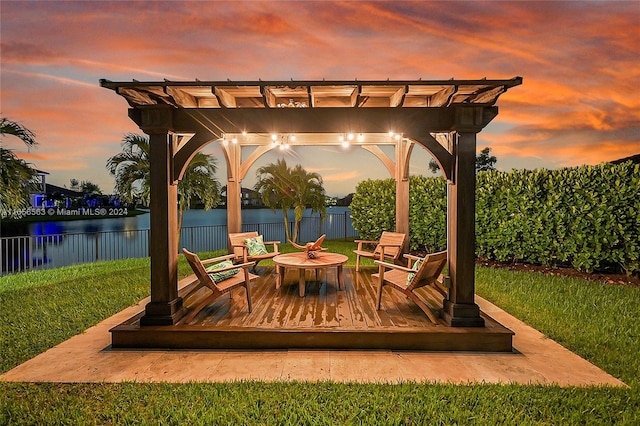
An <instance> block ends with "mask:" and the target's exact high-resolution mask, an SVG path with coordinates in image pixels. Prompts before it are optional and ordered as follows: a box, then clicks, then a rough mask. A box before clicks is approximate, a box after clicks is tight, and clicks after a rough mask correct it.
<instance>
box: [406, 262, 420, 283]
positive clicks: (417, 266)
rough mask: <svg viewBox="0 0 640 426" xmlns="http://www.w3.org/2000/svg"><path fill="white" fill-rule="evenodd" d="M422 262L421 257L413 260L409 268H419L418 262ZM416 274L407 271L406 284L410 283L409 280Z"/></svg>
mask: <svg viewBox="0 0 640 426" xmlns="http://www.w3.org/2000/svg"><path fill="white" fill-rule="evenodd" d="M421 263H422V259H418V260H416V261H415V262H413V266H412V267H411V269H413V270H416V271H417V270H418V269H420V264H421ZM415 276H416V273H415V272H409V274H408V275H407V285H409V284H411V280H413V277H415Z"/></svg>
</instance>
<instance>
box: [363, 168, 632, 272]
mask: <svg viewBox="0 0 640 426" xmlns="http://www.w3.org/2000/svg"><path fill="white" fill-rule="evenodd" d="M446 203H447V200H446V183H445V181H444V179H443V178H427V177H423V176H413V177H411V180H410V190H409V229H410V235H409V241H410V247H411V249H418V248H420V249H425V250H427V251H430V252H432V251H437V250H442V249H444V248H445V247H446V229H447V226H446ZM351 211H352V218H353V225H354V228H355V229H356V231H358V232H359V234H360V236H361V237H362V238H366V239H377V238H379V237H380V234H381V233H382V231H383V230H393V229H394V228H395V183H394V181H393V179H385V180H383V181H380V180H378V181H374V180H367V181H364V182H361V183H360V184H359V185H358V187H357V188H356V194H355V195H354V197H353V203H352V204H351ZM476 255H478V256H480V257H485V258H489V259H495V260H499V261H503V262H507V261H512V262H515V261H524V262H529V263H536V264H543V265H547V266H572V267H574V268H576V269H579V270H582V271H587V272H592V271H594V270H603V269H608V268H612V267H619V268H621V269H622V270H624V271H625V272H626V273H627V274H637V273H638V272H640V165H637V164H636V165H634V164H632V163H630V162H628V163H624V164H619V165H614V164H609V163H602V164H600V165H597V166H582V167H575V168H563V169H559V170H545V169H540V170H513V171H511V172H498V171H489V172H481V173H479V174H478V175H477V177H476Z"/></svg>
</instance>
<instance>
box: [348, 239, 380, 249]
mask: <svg viewBox="0 0 640 426" xmlns="http://www.w3.org/2000/svg"><path fill="white" fill-rule="evenodd" d="M354 242H356V243H358V248H357V249H356V250H358V251H362V246H363V245H364V244H378V242H377V241H371V240H354Z"/></svg>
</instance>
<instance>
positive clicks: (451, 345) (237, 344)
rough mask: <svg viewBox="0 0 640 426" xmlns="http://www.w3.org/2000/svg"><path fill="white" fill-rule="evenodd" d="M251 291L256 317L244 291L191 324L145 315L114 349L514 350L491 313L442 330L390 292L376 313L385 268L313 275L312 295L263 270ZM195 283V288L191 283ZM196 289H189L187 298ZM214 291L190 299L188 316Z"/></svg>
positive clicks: (288, 276) (290, 276) (433, 299)
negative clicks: (481, 322) (478, 322)
mask: <svg viewBox="0 0 640 426" xmlns="http://www.w3.org/2000/svg"><path fill="white" fill-rule="evenodd" d="M257 272H258V273H259V274H260V276H259V278H258V279H257V280H256V281H255V282H254V283H253V284H252V286H251V295H252V302H253V310H252V312H249V311H248V306H247V301H246V297H245V294H244V288H238V289H235V290H233V291H232V292H231V297H229V295H228V294H226V295H222V296H221V297H219V298H218V299H216V300H215V301H214V302H213V303H212V304H211V305H209V306H208V307H206V308H205V309H203V310H202V311H201V312H200V313H199V314H198V315H196V316H195V317H194V318H193V319H192V320H191V322H190V323H189V324H180V325H175V326H140V324H139V317H140V315H141V314H139V315H138V316H136V317H133V318H131V319H130V320H129V321H127V322H125V323H123V324H121V325H119V326H116V327H114V328H113V329H112V330H111V332H112V344H113V346H114V347H171V348H285V347H299V348H305V347H307V348H345V349H348V348H360V349H361V348H375V349H382V348H388V349H426V350H482V351H502V352H504V351H509V350H511V342H512V335H513V333H512V332H511V331H510V330H508V329H505V328H504V327H502V326H501V325H500V324H499V323H497V322H495V321H494V320H493V319H491V318H490V317H488V316H487V315H485V314H484V313H483V314H482V315H483V318H485V322H486V323H487V326H486V327H477V328H471V327H470V328H461V327H449V326H447V325H446V324H445V322H444V321H443V320H442V319H440V320H439V322H438V324H437V325H435V324H433V323H431V321H430V320H429V319H428V318H427V316H426V315H425V314H424V312H422V311H421V310H420V308H418V306H417V305H416V304H415V303H414V302H413V301H411V300H410V299H409V298H407V297H405V296H404V295H403V294H401V293H400V292H398V291H393V290H392V289H390V288H388V287H385V289H384V294H383V297H382V306H381V309H380V310H377V309H376V299H377V282H376V281H375V280H374V279H372V277H371V274H372V273H375V272H377V268H374V267H368V268H361V271H360V272H356V271H355V268H351V267H345V268H343V273H344V286H345V288H344V289H338V280H337V275H336V274H337V271H336V270H335V268H331V269H330V270H329V271H322V272H321V273H320V274H319V275H318V276H317V277H316V275H315V272H314V271H312V270H309V271H307V272H306V275H305V278H306V289H305V296H304V297H300V296H299V292H298V271H297V270H291V271H286V273H285V275H284V276H283V280H282V286H281V287H280V288H279V289H276V288H275V274H274V270H273V268H269V267H261V268H259V269H258V271H257ZM191 285H195V283H194V284H191ZM188 291H189V289H188V288H185V289H182V290H181V294H185V293H187V292H188ZM420 291H421V292H422V293H421V294H422V295H423V298H424V299H425V300H426V301H427V302H428V304H429V305H431V306H432V308H433V310H434V311H438V310H441V309H442V298H443V297H442V295H440V294H439V293H437V292H436V291H435V290H434V291H431V290H429V289H420ZM206 292H207V290H200V291H198V293H197V294H196V295H195V296H190V297H187V298H185V299H184V306H185V307H186V309H187V312H188V310H189V309H190V308H193V307H194V306H197V304H198V302H199V300H201V299H202V297H204V295H206V294H207V293H206Z"/></svg>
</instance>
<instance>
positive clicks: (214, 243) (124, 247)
mask: <svg viewBox="0 0 640 426" xmlns="http://www.w3.org/2000/svg"><path fill="white" fill-rule="evenodd" d="M327 213H328V215H327V218H326V219H325V220H324V221H323V222H321V221H320V220H319V215H318V214H312V213H311V210H307V211H305V213H304V215H303V220H302V223H301V228H300V237H299V241H302V242H305V241H312V240H315V239H316V238H318V236H319V235H320V234H322V233H325V234H326V235H327V238H329V239H331V238H345V237H352V236H355V235H356V233H355V230H354V229H353V226H352V224H351V218H350V212H349V210H348V208H347V207H332V208H328V209H327ZM293 214H294V213H293V211H291V212H290V214H289V222H290V223H291V222H293V220H294V217H293ZM149 220H150V215H149V213H144V214H141V215H138V216H133V217H119V218H107V219H84V220H69V221H43V222H32V223H9V222H3V223H2V233H1V234H0V237H2V238H0V263H1V264H2V267H1V268H0V271H1V272H4V273H7V272H9V273H10V272H17V271H21V270H25V269H34V268H52V267H59V266H65V265H72V264H79V263H87V262H93V261H99V260H114V259H123V258H134V257H145V256H148V245H149V231H148V230H149ZM242 223H243V230H244V231H249V230H250V231H257V232H258V233H259V234H261V235H264V238H265V240H267V241H273V240H276V241H281V242H285V240H286V238H285V234H284V224H283V218H282V212H281V211H280V210H276V211H275V212H274V211H271V210H270V209H246V210H242ZM226 225H227V211H226V210H225V209H213V210H208V211H205V210H187V211H186V212H185V215H184V223H183V226H182V233H181V236H180V244H181V246H184V247H189V248H190V249H192V250H194V251H209V250H219V249H223V248H226V246H227V228H226Z"/></svg>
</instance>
